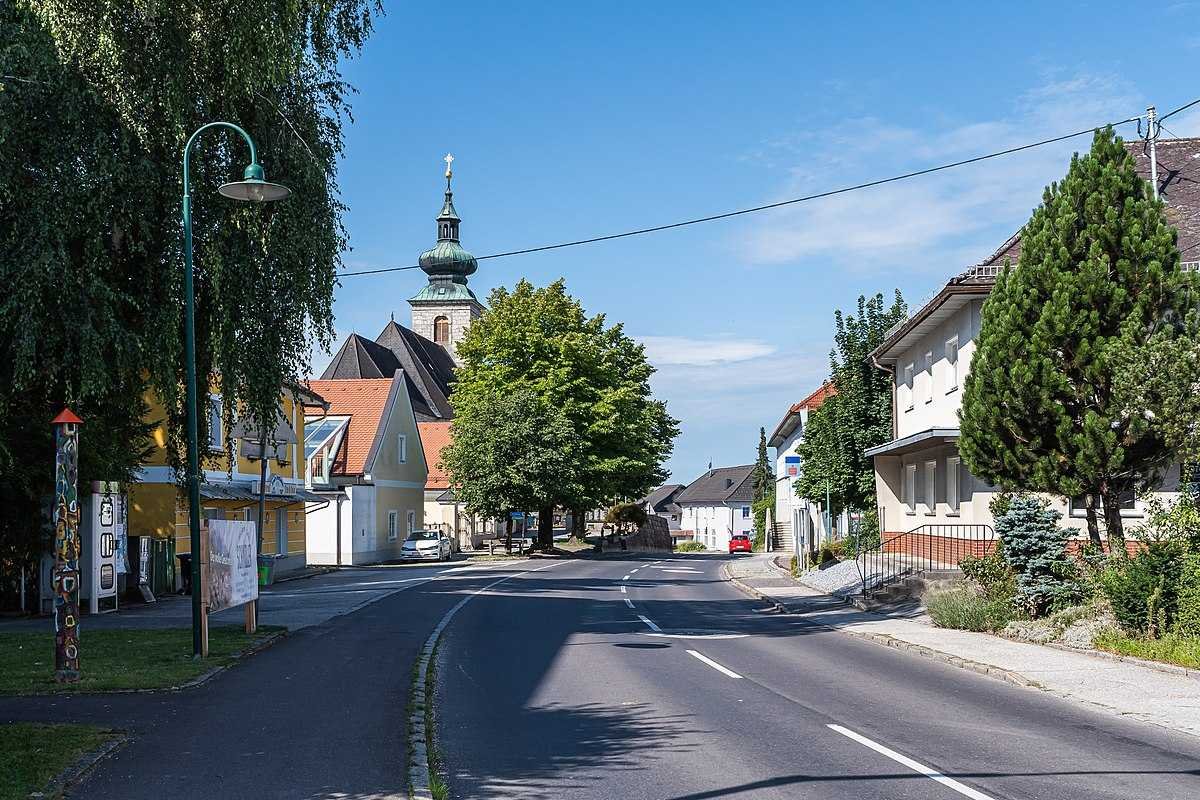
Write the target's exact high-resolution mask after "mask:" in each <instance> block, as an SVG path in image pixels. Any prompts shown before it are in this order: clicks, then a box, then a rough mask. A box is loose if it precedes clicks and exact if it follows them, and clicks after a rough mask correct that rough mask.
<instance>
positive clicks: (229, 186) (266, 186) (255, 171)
mask: <svg viewBox="0 0 1200 800" xmlns="http://www.w3.org/2000/svg"><path fill="white" fill-rule="evenodd" d="M217 191H218V192H220V193H221V194H223V195H224V196H225V197H228V198H230V199H231V200H244V201H247V202H250V203H265V202H268V201H271V200H283V199H284V198H286V197H287V196H288V195H290V194H291V193H292V190H291V189H289V188H287V187H286V186H282V185H280V184H278V183H271V182H269V181H266V180H263V168H262V167H261V166H260V165H259V164H257V163H254V164H251V165H250V166H248V167H246V172H245V174H244V176H243V178H242V180H240V181H234V182H232V183H226V184H223V185H222V186H221V188H219V189H217Z"/></svg>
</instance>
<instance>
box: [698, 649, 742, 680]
mask: <svg viewBox="0 0 1200 800" xmlns="http://www.w3.org/2000/svg"><path fill="white" fill-rule="evenodd" d="M688 654H689V655H692V656H695V657H696V658H698V659H700V660H701V661H703V662H704V663H705V664H708V665H709V666H710V667H712V668H713V669H715V670H716V671H717V672H719V673H721V674H722V675H728V676H729V677H730V678H741V677H742V676H741V675H738V674H737V673H736V672H734V671H733V670H731V669H729V668H728V667H724V666H721V665H720V664H718V663H717V662H715V661H713V660H712V659H711V658H709V657H708V656H706V655H704V653H701V652H699V651H697V650H688Z"/></svg>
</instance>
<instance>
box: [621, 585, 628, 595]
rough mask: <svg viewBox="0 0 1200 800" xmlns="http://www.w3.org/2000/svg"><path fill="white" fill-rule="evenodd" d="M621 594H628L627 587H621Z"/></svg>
mask: <svg viewBox="0 0 1200 800" xmlns="http://www.w3.org/2000/svg"><path fill="white" fill-rule="evenodd" d="M621 594H628V592H626V591H625V587H624V586H622V587H621Z"/></svg>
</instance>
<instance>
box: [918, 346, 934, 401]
mask: <svg viewBox="0 0 1200 800" xmlns="http://www.w3.org/2000/svg"><path fill="white" fill-rule="evenodd" d="M921 379H922V381H923V382H924V383H925V388H924V389H923V390H922V391H921V394H922V396H924V398H925V402H926V403H932V402H933V353H926V354H925V370H924V371H923V372H922V373H921Z"/></svg>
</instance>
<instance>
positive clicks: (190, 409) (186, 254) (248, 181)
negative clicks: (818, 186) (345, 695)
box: [183, 122, 292, 658]
mask: <svg viewBox="0 0 1200 800" xmlns="http://www.w3.org/2000/svg"><path fill="white" fill-rule="evenodd" d="M209 128H230V129H232V130H235V131H237V132H238V133H240V134H241V135H242V138H243V139H245V140H246V144H247V145H248V146H249V147H250V166H248V167H246V170H245V172H244V173H243V177H242V180H240V181H234V182H232V183H226V184H224V185H222V186H221V187H220V188H219V189H218V190H217V191H218V192H220V193H221V194H222V195H224V196H225V197H228V198H230V199H232V200H244V201H247V202H251V203H261V202H266V201H269V200H283V199H284V198H285V197H287V196H288V195H289V194H291V193H292V191H291V189H288V188H287V187H286V186H280V185H279V184H277V183H268V182H267V181H266V180H265V176H264V175H263V168H262V166H261V165H259V163H258V153H257V151H256V150H255V149H254V141H253V140H252V139H251V138H250V134H248V133H246V132H245V131H244V130H242V129H241V128H240V127H238V126H237V125H234V124H233V123H232V122H210V123H208V124H207V125H202V126H200V127H199V128H198V129H197V130H196V132H195V133H193V134H192V136H191V138H189V139H188V141H187V144H186V145H185V146H184V148H183V258H184V273H183V293H184V297H185V305H184V321H183V336H184V340H183V358H184V369H185V372H186V375H187V485H188V528H189V532H190V534H191V551H192V558H191V562H192V563H191V571H192V655H193V656H195V657H197V658H198V657H199V656H200V654H201V641H200V612H201V609H200V600H201V586H200V443H199V441H198V439H199V434H198V424H197V410H196V405H197V401H196V327H195V319H196V301H195V295H194V292H193V289H192V191H191V179H190V176H189V174H188V167H189V164H190V161H191V154H192V144H193V143H194V142H195V141H196V137H197V136H199V135H200V134H201V133H203V132H204V131H206V130H208V129H209Z"/></svg>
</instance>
